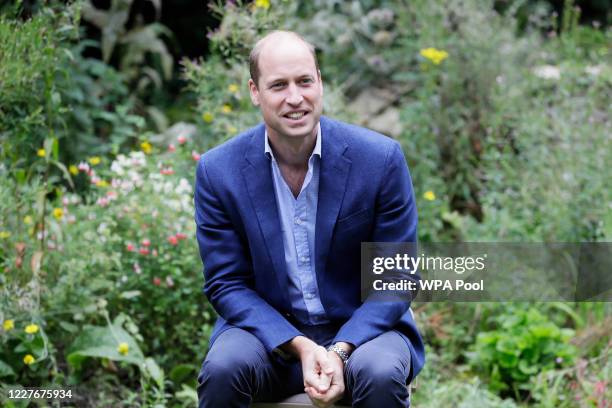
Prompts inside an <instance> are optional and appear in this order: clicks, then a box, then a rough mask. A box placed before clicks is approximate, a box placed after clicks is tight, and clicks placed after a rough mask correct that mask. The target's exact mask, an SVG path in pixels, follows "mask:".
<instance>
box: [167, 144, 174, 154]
mask: <svg viewBox="0 0 612 408" xmlns="http://www.w3.org/2000/svg"><path fill="white" fill-rule="evenodd" d="M168 151H169V152H170V153H174V152H175V151H176V147H174V145H173V144H172V143H170V144H169V145H168Z"/></svg>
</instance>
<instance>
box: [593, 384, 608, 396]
mask: <svg viewBox="0 0 612 408" xmlns="http://www.w3.org/2000/svg"><path fill="white" fill-rule="evenodd" d="M604 392H606V381H597V382H596V383H595V394H597V395H604Z"/></svg>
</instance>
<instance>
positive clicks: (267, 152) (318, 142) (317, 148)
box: [264, 122, 321, 161]
mask: <svg viewBox="0 0 612 408" xmlns="http://www.w3.org/2000/svg"><path fill="white" fill-rule="evenodd" d="M264 153H265V155H266V156H267V157H268V158H269V159H272V161H276V159H275V158H274V152H273V151H272V148H271V147H270V142H269V141H268V129H266V131H265V150H264ZM315 155H316V156H319V159H320V158H321V122H319V123H317V140H316V142H315V147H314V149H313V150H312V154H311V155H310V157H309V158H308V161H310V159H312V156H315Z"/></svg>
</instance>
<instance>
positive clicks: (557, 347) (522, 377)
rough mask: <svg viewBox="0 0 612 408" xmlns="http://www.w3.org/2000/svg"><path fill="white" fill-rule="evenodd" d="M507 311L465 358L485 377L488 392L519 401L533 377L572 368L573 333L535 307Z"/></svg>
mask: <svg viewBox="0 0 612 408" xmlns="http://www.w3.org/2000/svg"><path fill="white" fill-rule="evenodd" d="M508 309H509V310H508V311H506V312H505V313H501V314H499V315H496V316H495V317H494V318H493V320H494V321H495V322H496V328H495V329H494V330H489V331H484V332H481V333H479V334H478V336H477V339H476V343H475V344H474V346H473V348H472V351H471V352H469V353H468V354H467V356H468V359H469V363H470V366H471V367H472V369H474V370H475V371H477V372H482V373H484V374H485V375H486V377H487V378H488V383H489V387H490V388H491V390H493V391H494V392H498V391H513V392H514V394H515V396H516V397H519V395H521V393H522V394H524V393H525V391H528V390H529V389H530V384H529V380H530V379H531V378H532V377H533V376H535V375H537V374H539V373H541V372H544V371H546V370H550V369H554V368H556V367H563V366H567V365H570V364H572V363H573V361H574V359H575V358H576V356H577V350H576V348H575V347H574V346H572V345H571V344H569V340H571V338H572V337H573V336H574V331H573V330H572V329H569V328H561V327H559V326H558V325H557V324H555V323H554V322H553V321H551V320H550V318H549V317H547V316H546V315H544V314H543V313H542V312H540V311H539V310H538V309H536V308H534V307H528V308H525V307H521V306H520V305H515V306H510V307H509V308H508Z"/></svg>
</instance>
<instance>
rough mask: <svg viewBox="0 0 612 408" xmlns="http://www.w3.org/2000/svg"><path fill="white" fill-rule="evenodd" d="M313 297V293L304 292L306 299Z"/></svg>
mask: <svg viewBox="0 0 612 408" xmlns="http://www.w3.org/2000/svg"><path fill="white" fill-rule="evenodd" d="M312 298H314V293H307V294H306V299H312Z"/></svg>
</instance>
